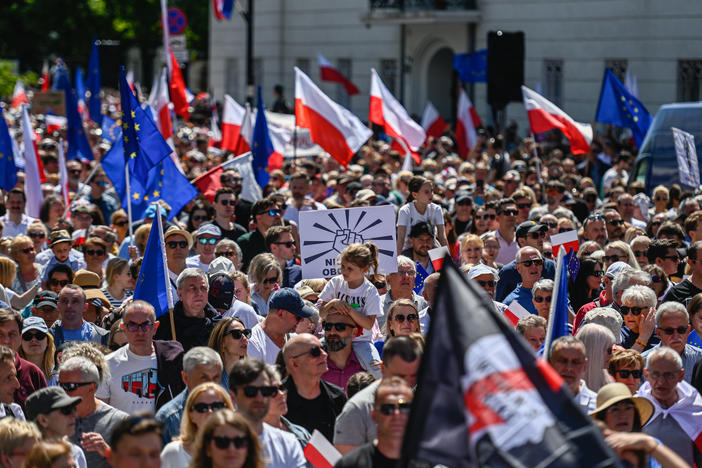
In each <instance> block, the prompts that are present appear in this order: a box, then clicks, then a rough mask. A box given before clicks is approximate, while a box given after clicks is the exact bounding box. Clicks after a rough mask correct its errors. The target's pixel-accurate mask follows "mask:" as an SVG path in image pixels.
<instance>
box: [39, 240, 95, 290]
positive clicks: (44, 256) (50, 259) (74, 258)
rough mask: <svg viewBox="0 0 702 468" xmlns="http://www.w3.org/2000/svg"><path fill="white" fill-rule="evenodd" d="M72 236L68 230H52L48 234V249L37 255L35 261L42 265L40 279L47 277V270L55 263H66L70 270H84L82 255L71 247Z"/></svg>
mask: <svg viewBox="0 0 702 468" xmlns="http://www.w3.org/2000/svg"><path fill="white" fill-rule="evenodd" d="M72 247H73V238H72V237H71V235H70V234H69V233H68V231H64V230H60V231H54V232H52V233H51V235H50V236H49V249H48V250H45V251H44V252H42V253H40V254H39V255H37V258H36V262H37V263H39V264H41V265H44V269H43V270H42V277H41V280H42V281H47V280H48V279H49V272H50V271H51V270H52V268H54V267H55V266H56V265H67V266H68V267H69V268H70V269H71V270H73V271H78V270H84V269H85V267H86V264H85V260H83V255H82V254H81V253H80V252H78V251H76V250H73V249H72Z"/></svg>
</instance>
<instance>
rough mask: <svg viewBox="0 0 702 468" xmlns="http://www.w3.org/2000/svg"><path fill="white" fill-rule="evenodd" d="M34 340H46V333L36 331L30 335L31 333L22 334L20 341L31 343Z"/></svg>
mask: <svg viewBox="0 0 702 468" xmlns="http://www.w3.org/2000/svg"><path fill="white" fill-rule="evenodd" d="M35 338H36V340H37V341H41V340H43V339H44V338H46V333H44V332H41V331H36V332H34V333H32V332H31V331H28V332H27V333H23V334H22V339H23V340H24V341H32V340H33V339H35Z"/></svg>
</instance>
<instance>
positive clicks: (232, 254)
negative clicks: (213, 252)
mask: <svg viewBox="0 0 702 468" xmlns="http://www.w3.org/2000/svg"><path fill="white" fill-rule="evenodd" d="M217 256H218V257H227V258H232V257H235V256H236V252H234V251H233V250H228V251H226V252H220V253H218V254H217Z"/></svg>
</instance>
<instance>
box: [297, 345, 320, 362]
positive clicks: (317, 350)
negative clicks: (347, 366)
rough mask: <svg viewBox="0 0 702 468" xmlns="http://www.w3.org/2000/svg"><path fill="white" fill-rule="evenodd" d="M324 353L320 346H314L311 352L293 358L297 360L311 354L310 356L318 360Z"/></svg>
mask: <svg viewBox="0 0 702 468" xmlns="http://www.w3.org/2000/svg"><path fill="white" fill-rule="evenodd" d="M322 351H323V350H322V348H321V347H319V346H312V347H311V348H310V349H309V350H307V351H305V352H304V353H300V354H298V355H297V356H293V358H294V359H295V358H299V357H302V356H305V355H307V354H309V355H310V356H312V357H313V358H318V357H319V356H321V355H322Z"/></svg>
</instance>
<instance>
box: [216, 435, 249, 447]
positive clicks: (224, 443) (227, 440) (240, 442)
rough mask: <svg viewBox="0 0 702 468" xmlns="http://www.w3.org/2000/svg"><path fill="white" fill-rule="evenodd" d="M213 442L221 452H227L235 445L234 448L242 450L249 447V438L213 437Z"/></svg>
mask: <svg viewBox="0 0 702 468" xmlns="http://www.w3.org/2000/svg"><path fill="white" fill-rule="evenodd" d="M212 441H213V442H214V444H215V447H217V448H218V449H220V450H226V449H228V448H229V446H230V445H234V448H236V449H240V448H244V447H248V446H249V437H248V436H236V437H225V436H213V437H212Z"/></svg>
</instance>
